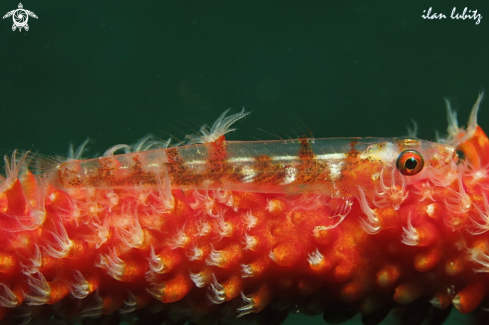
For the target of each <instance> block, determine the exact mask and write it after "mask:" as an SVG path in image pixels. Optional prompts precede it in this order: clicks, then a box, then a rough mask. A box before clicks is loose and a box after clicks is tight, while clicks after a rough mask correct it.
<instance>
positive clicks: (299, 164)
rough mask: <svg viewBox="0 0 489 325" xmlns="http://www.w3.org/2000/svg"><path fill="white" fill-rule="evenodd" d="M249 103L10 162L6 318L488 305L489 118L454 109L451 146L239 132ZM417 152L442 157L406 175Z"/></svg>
mask: <svg viewBox="0 0 489 325" xmlns="http://www.w3.org/2000/svg"><path fill="white" fill-rule="evenodd" d="M479 101H480V99H479V100H478V102H477V103H476V107H475V109H474V111H475V112H476V111H477V107H478V104H479ZM452 114H453V113H452ZM473 115H474V114H473ZM243 116H244V113H243V112H242V113H241V115H240V114H236V115H233V116H229V117H225V115H222V116H221V117H220V118H219V120H218V122H219V123H217V122H216V124H215V125H214V126H213V128H212V129H211V131H209V132H203V135H202V141H201V142H202V143H198V142H199V138H198V137H193V138H192V139H194V142H197V143H196V144H192V145H188V146H182V147H175V148H164V149H159V150H152V151H142V152H133V153H128V154H125V155H115V156H108V157H103V158H98V159H89V160H73V159H72V160H67V161H65V162H55V163H46V164H45V165H44V166H46V165H49V166H50V169H48V170H46V169H43V173H40V172H39V170H40V169H39V168H37V167H36V164H35V162H34V161H29V156H23V157H15V155H14V157H13V158H12V159H10V160H6V175H5V177H2V179H1V183H0V193H1V194H0V228H1V229H2V230H3V232H2V234H3V236H1V237H0V318H1V319H2V320H1V322H0V323H4V324H15V323H18V322H19V321H24V322H27V321H37V322H39V323H46V322H48V321H50V322H56V323H57V324H63V323H65V324H76V323H79V322H80V321H82V322H87V323H91V322H93V320H91V318H98V319H99V320H100V321H102V319H103V321H104V322H109V323H117V322H118V321H121V320H124V321H126V322H133V323H136V324H147V323H160V322H162V321H166V322H168V323H171V322H174V323H182V322H184V321H189V322H192V323H199V324H212V323H216V322H218V321H219V322H220V323H222V324H235V323H249V322H255V323H259V324H270V323H279V322H280V321H281V320H283V319H284V318H285V317H286V315H287V314H288V313H289V312H292V311H293V312H297V311H300V312H303V313H306V314H324V319H325V320H326V321H337V320H338V319H339V318H338V317H339V316H342V317H348V316H351V315H352V314H354V313H356V312H360V313H362V314H363V315H364V316H363V319H364V322H365V323H368V324H372V323H375V322H379V321H381V320H382V318H383V317H385V315H386V314H387V312H388V311H389V310H390V309H391V308H394V307H398V306H404V309H403V310H404V311H405V315H404V316H402V317H404V318H405V319H407V318H408V317H409V316H410V313H411V312H410V310H414V309H415V310H417V312H418V315H419V311H420V310H421V309H423V310H424V309H426V314H425V315H429V316H427V317H428V318H427V321H428V323H429V322H431V323H432V324H434V323H436V324H439V323H440V322H442V321H443V320H444V318H446V316H447V315H448V313H449V312H450V308H451V306H455V307H456V308H457V309H458V310H459V311H460V312H462V313H469V312H472V311H476V312H477V315H478V316H479V317H480V318H482V319H484V317H487V312H486V311H485V310H484V309H483V307H484V306H483V303H482V302H483V300H484V299H485V298H486V296H487V294H488V289H489V279H488V278H487V277H488V275H487V273H489V242H488V233H487V231H488V230H489V203H488V199H487V191H488V190H489V171H488V166H489V140H488V138H487V136H486V135H485V133H484V132H483V131H482V129H481V128H480V127H479V126H477V124H476V120H475V118H473V117H471V120H470V122H469V126H468V127H467V129H466V130H465V129H461V128H458V126H457V125H456V124H455V123H453V119H452V123H451V126H450V128H449V137H448V138H447V139H445V140H444V141H443V142H444V143H432V142H428V141H423V140H417V139H406V138H395V139H373V138H354V139H299V140H288V141H267V142H227V141H226V140H225V139H224V134H225V133H226V132H227V130H228V129H229V127H230V125H231V124H232V122H234V121H236V120H238V119H239V118H241V117H243ZM455 149H457V150H459V151H461V152H462V153H463V155H464V157H465V158H464V159H458V157H457V155H456V153H455ZM412 150H414V151H415V154H416V155H418V154H419V155H420V156H421V157H422V158H423V160H422V161H423V162H424V165H423V166H422V169H421V170H420V171H419V173H416V174H414V175H406V173H404V172H405V171H403V170H402V168H401V167H400V164H399V158H400V157H401V156H402V155H403V154H404V153H405V152H406V151H412ZM420 161H421V160H420ZM410 308H412V309H410ZM428 309H431V310H430V311H429V312H428ZM421 314H423V313H421Z"/></svg>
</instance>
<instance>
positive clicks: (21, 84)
mask: <svg viewBox="0 0 489 325" xmlns="http://www.w3.org/2000/svg"><path fill="white" fill-rule="evenodd" d="M17 1H18V0H17ZM485 3H487V1H468V0H466V1H337V2H332V1H266V0H262V1H244V0H243V1H236V0H229V1H209V0H200V1H183V0H179V1H168V0H161V1H157V2H156V1H154V2H152V1H87V0H86V1H78V0H71V1H49V0H43V1H39V0H36V1H34V0H26V2H23V5H24V8H25V9H28V10H31V11H33V12H34V13H35V14H36V15H38V17H39V19H34V18H29V26H30V30H29V31H28V32H26V31H24V30H23V31H22V32H20V33H19V32H18V31H16V32H12V30H11V25H12V19H11V18H7V19H4V20H0V113H1V114H0V121H1V124H0V141H1V142H0V147H1V148H3V149H4V150H3V151H4V152H8V151H9V150H12V149H16V148H18V149H30V150H34V151H38V152H40V153H44V154H49V155H53V154H61V155H63V154H65V153H66V151H67V148H68V144H70V143H73V144H80V143H81V142H83V141H84V140H85V139H86V138H87V137H88V138H90V139H92V140H93V141H92V142H91V143H90V148H91V154H95V153H97V152H99V153H101V152H103V151H104V150H105V149H107V148H108V147H110V146H112V145H114V144H119V143H132V142H134V141H136V140H137V139H138V138H140V137H142V136H144V135H145V134H147V133H153V134H155V135H156V136H158V137H161V138H164V139H166V138H168V137H170V136H173V137H175V138H176V139H182V138H183V137H184V135H185V134H188V133H191V132H194V131H196V130H198V129H199V128H200V126H201V125H202V124H204V123H212V122H213V121H214V120H215V118H216V117H217V116H219V114H220V113H221V112H223V111H224V110H225V109H227V108H232V109H233V110H234V111H235V112H236V111H238V110H239V109H241V107H243V106H244V107H245V108H246V109H247V110H249V111H252V112H253V113H252V114H251V115H250V116H249V117H247V118H246V119H245V120H243V121H241V122H240V123H239V125H238V127H239V128H240V130H239V131H238V132H236V133H234V134H232V135H231V136H230V139H233V140H251V139H264V140H266V139H276V138H277V137H281V138H290V137H296V136H298V135H304V134H306V135H307V134H313V135H314V136H315V137H339V136H385V137H391V136H402V135H405V134H406V126H408V125H411V120H412V119H413V120H416V121H417V122H418V124H419V128H420V132H419V136H420V137H422V138H427V139H433V138H434V129H438V130H440V131H444V130H445V128H446V118H445V109H444V103H443V100H442V98H443V97H447V98H449V99H450V100H451V101H452V103H453V105H454V107H455V108H456V109H457V110H458V111H459V112H460V116H461V122H463V123H465V121H466V119H467V116H468V113H469V110H470V107H471V106H472V104H473V102H474V101H475V99H476V97H477V94H478V92H479V91H481V90H483V89H486V90H488V91H489V73H488V72H489V6H488V5H487V4H485ZM17 5H18V2H16V1H10V0H9V1H5V0H2V1H1V2H0V14H2V15H3V14H4V13H6V12H8V11H10V10H12V9H16V8H17ZM430 6H431V7H433V10H434V11H435V12H437V13H440V12H441V13H444V14H445V15H447V16H450V12H451V10H452V8H453V7H456V8H457V12H459V13H460V12H461V11H462V10H463V8H464V7H466V6H467V7H468V10H476V9H477V10H478V11H479V13H480V14H481V15H482V16H483V18H482V20H481V23H480V24H479V25H476V24H475V21H474V20H465V21H463V20H452V19H450V18H449V17H448V18H447V19H443V20H425V19H423V18H422V17H421V15H422V14H423V10H427V9H428V8H429V7H430ZM479 118H480V119H479V121H480V125H482V126H483V127H485V128H486V130H487V129H489V101H485V102H484V103H483V105H482V110H481V113H480V115H479ZM357 321H358V319H357ZM298 322H301V323H302V322H304V323H306V322H307V323H308V324H313V323H318V324H319V323H322V319H321V318H320V317H319V318H307V317H304V316H294V317H292V318H291V319H289V320H288V324H293V323H298ZM356 323H357V322H355V321H350V322H349V324H356ZM452 323H453V324H457V323H458V322H457V321H456V320H454V319H452Z"/></svg>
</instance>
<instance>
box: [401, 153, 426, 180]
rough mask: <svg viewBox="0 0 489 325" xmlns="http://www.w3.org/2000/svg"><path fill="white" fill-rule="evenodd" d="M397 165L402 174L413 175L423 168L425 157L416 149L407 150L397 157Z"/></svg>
mask: <svg viewBox="0 0 489 325" xmlns="http://www.w3.org/2000/svg"><path fill="white" fill-rule="evenodd" d="M396 166H397V170H399V172H400V173H401V174H403V175H406V176H413V175H416V174H418V173H419V172H420V171H421V170H422V169H423V166H424V159H423V156H421V154H420V153H419V152H417V151H416V150H405V151H403V152H401V153H400V154H399V157H397V161H396Z"/></svg>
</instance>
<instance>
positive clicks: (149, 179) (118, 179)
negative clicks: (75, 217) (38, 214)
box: [51, 138, 456, 196]
mask: <svg viewBox="0 0 489 325" xmlns="http://www.w3.org/2000/svg"><path fill="white" fill-rule="evenodd" d="M404 150H416V151H418V152H419V153H420V154H421V155H422V156H423V157H424V160H425V161H426V163H427V168H425V169H424V170H423V171H422V173H421V174H419V175H417V176H415V177H409V178H406V179H405V180H403V181H404V182H406V183H408V184H409V183H412V182H418V181H420V180H422V179H428V178H429V177H430V174H433V173H438V172H439V171H440V170H443V168H445V166H447V165H450V163H451V162H452V161H453V160H454V159H455V155H456V154H455V150H454V148H453V147H452V146H450V145H444V144H440V143H433V142H429V141H423V140H417V139H408V138H390V139H381V138H331V139H306V138H304V139H298V140H282V141H250V142H239V141H225V140H223V139H218V140H217V141H215V142H211V143H205V144H197V145H188V146H182V147H175V148H168V149H158V150H152V151H145V152H136V153H128V154H124V155H116V156H110V157H101V158H96V159H90V160H74V161H68V162H64V163H62V164H60V165H58V166H55V168H53V170H56V172H54V173H53V175H52V179H51V182H56V183H59V184H61V187H62V188H65V189H67V188H93V189H102V188H103V189H131V188H133V187H134V186H135V185H140V186H143V187H145V188H151V187H152V188H156V187H158V186H159V185H160V184H161V183H162V182H163V183H164V182H165V181H166V180H169V186H170V187H171V188H172V189H183V190H187V189H194V190H206V191H207V190H222V191H247V192H257V193H320V194H324V195H335V196H351V195H353V194H357V188H358V186H362V187H363V188H364V190H366V191H370V190H373V189H374V186H375V184H373V182H363V183H360V182H358V178H370V177H372V175H375V174H379V173H380V172H381V171H382V170H384V171H387V170H388V169H389V170H390V169H395V168H396V159H397V157H398V156H399V154H400V153H401V152H402V151H404ZM340 187H341V188H343V192H342V193H338V194H335V192H337V190H335V188H340Z"/></svg>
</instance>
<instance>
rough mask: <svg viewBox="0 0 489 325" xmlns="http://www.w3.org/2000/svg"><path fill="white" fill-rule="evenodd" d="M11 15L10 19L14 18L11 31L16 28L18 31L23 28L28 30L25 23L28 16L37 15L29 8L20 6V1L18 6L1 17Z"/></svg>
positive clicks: (34, 16)
mask: <svg viewBox="0 0 489 325" xmlns="http://www.w3.org/2000/svg"><path fill="white" fill-rule="evenodd" d="M10 16H12V19H13V20H14V24H13V25H12V31H14V32H15V30H16V29H17V28H18V29H19V32H20V31H21V30H22V28H24V29H25V30H26V31H28V30H29V25H27V21H28V20H29V16H31V17H33V18H36V19H37V16H36V14H35V13H33V12H32V11H29V10H25V9H24V6H22V3H19V8H18V9H14V10H11V11H9V12H7V13H6V14H5V16H3V19H5V18H8V17H10Z"/></svg>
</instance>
